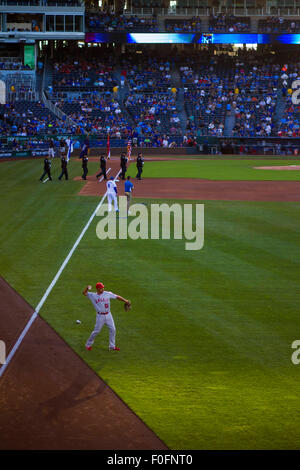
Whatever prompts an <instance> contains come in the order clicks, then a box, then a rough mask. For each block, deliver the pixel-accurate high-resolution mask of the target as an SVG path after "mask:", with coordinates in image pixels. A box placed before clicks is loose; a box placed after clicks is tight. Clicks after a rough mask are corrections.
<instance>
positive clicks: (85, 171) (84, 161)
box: [81, 155, 89, 180]
mask: <svg viewBox="0 0 300 470" xmlns="http://www.w3.org/2000/svg"><path fill="white" fill-rule="evenodd" d="M88 161H89V159H88V157H87V155H83V157H82V169H83V175H82V177H81V178H82V179H83V180H86V175H87V174H88Z"/></svg>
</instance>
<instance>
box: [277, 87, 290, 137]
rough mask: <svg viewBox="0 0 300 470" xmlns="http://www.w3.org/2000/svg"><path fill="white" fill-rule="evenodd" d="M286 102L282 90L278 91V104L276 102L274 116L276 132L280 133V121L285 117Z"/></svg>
mask: <svg viewBox="0 0 300 470" xmlns="http://www.w3.org/2000/svg"><path fill="white" fill-rule="evenodd" d="M286 102H287V98H286V97H285V96H282V91H281V89H279V90H278V91H277V102H276V108H275V115H274V118H275V119H274V120H275V130H276V131H278V128H279V125H280V121H281V119H282V117H283V115H284V112H285V107H286Z"/></svg>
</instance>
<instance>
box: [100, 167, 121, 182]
mask: <svg viewBox="0 0 300 470" xmlns="http://www.w3.org/2000/svg"><path fill="white" fill-rule="evenodd" d="M110 170H111V168H109V169H108V170H107V172H106V174H107V173H109V172H110ZM120 171H121V170H120ZM120 171H119V173H120ZM119 173H118V174H119ZM103 178H104V176H101V178H100V179H99V180H98V183H101V181H103Z"/></svg>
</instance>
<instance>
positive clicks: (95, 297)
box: [82, 282, 130, 351]
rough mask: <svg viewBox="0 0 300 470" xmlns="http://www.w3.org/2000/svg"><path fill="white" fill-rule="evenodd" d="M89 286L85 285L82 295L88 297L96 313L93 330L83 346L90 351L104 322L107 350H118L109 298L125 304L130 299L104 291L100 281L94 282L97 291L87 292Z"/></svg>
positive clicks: (89, 288)
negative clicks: (106, 329) (107, 343)
mask: <svg viewBox="0 0 300 470" xmlns="http://www.w3.org/2000/svg"><path fill="white" fill-rule="evenodd" d="M91 288H92V286H87V287H86V288H85V289H84V291H83V292H82V293H83V295H85V296H86V297H88V298H89V299H90V301H91V302H92V304H93V305H94V307H95V310H96V312H97V315H96V324H95V328H94V331H93V332H92V334H91V336H90V337H89V339H88V340H87V342H86V345H85V347H86V349H87V350H88V351H91V349H92V345H93V343H94V341H95V338H96V336H97V335H98V334H99V333H100V331H101V329H102V327H103V325H104V324H106V325H107V327H108V329H109V350H111V351H120V348H117V347H116V344H115V339H116V327H115V323H114V319H113V317H112V314H111V311H110V300H111V299H117V300H121V301H122V302H124V303H125V304H127V305H129V304H130V301H129V300H126V299H124V298H123V297H121V296H120V295H116V294H113V293H112V292H109V291H105V290H104V285H103V284H102V282H98V283H97V284H96V290H97V293H94V292H88V291H89V290H91Z"/></svg>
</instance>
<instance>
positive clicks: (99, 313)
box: [97, 312, 109, 315]
mask: <svg viewBox="0 0 300 470" xmlns="http://www.w3.org/2000/svg"><path fill="white" fill-rule="evenodd" d="M97 313H98V315H108V314H109V312H97Z"/></svg>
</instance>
